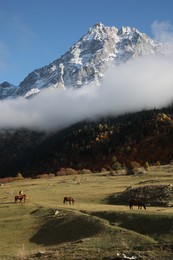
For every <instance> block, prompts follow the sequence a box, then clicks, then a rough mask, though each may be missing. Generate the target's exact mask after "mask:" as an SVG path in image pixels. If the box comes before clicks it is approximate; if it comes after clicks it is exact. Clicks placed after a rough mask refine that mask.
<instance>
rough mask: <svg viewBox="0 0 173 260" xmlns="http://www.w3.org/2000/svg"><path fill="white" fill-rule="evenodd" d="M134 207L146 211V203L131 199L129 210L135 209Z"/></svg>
mask: <svg viewBox="0 0 173 260" xmlns="http://www.w3.org/2000/svg"><path fill="white" fill-rule="evenodd" d="M133 206H138V209H142V207H143V208H144V209H146V206H145V203H144V202H143V201H142V200H141V199H130V200H129V208H130V209H133Z"/></svg>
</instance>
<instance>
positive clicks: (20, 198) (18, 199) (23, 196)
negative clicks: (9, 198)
mask: <svg viewBox="0 0 173 260" xmlns="http://www.w3.org/2000/svg"><path fill="white" fill-rule="evenodd" d="M23 199H24V202H28V196H27V195H25V194H24V195H16V196H15V197H14V201H15V202H18V201H20V202H22V200H23Z"/></svg>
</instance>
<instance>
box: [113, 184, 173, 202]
mask: <svg viewBox="0 0 173 260" xmlns="http://www.w3.org/2000/svg"><path fill="white" fill-rule="evenodd" d="M130 198H141V199H142V200H144V202H145V203H146V204H147V205H148V206H167V207H172V206H173V185H146V186H142V187H135V188H133V187H130V188H127V189H126V190H125V191H123V192H122V193H119V194H114V196H113V200H114V201H115V202H123V203H126V204H127V203H128V201H129V199H130Z"/></svg>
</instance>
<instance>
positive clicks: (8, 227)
mask: <svg viewBox="0 0 173 260" xmlns="http://www.w3.org/2000/svg"><path fill="white" fill-rule="evenodd" d="M172 172H173V167H172V166H165V167H155V168H151V169H150V171H148V172H147V174H145V175H142V176H110V175H109V173H97V174H90V175H75V176H58V177H48V178H40V179H23V180H20V181H19V180H18V181H14V182H10V183H7V184H4V185H2V186H0V211H1V214H0V228H1V236H2V239H1V242H0V259H1V258H3V257H4V259H5V258H7V257H12V256H15V255H16V256H17V255H18V257H19V255H22V254H23V255H25V256H26V255H28V254H31V253H33V252H36V251H37V252H38V251H40V250H43V249H44V250H45V246H46V250H47V251H48V248H50V247H52V250H53V248H54V247H55V246H58V249H54V251H52V254H53V252H54V253H55V251H56V254H55V255H56V256H57V254H58V252H61V258H60V255H59V256H58V257H59V259H70V258H63V255H64V254H65V253H64V247H63V243H64V242H65V243H70V241H68V239H67V237H68V236H67V233H66V232H65V231H66V230H68V228H69V227H71V228H72V231H71V232H72V234H71V236H72V238H73V237H74V240H78V239H80V238H82V239H84V238H85V234H83V229H84V226H85V225H86V226H87V227H88V228H89V229H91V230H99V231H98V232H95V235H94V233H92V232H91V233H92V235H91V233H90V232H89V234H88V235H87V237H89V238H90V240H85V242H84V243H82V249H81V244H80V246H79V245H78V246H77V245H75V246H74V244H71V245H70V246H71V247H72V248H73V249H74V247H75V250H77V251H76V252H78V250H79V252H81V254H83V252H84V251H88V255H89V252H90V250H89V248H91V247H92V246H93V244H94V245H95V247H94V249H92V250H93V255H95V256H97V257H98V255H99V253H98V252H99V250H100V252H102V251H105V256H106V255H107V256H109V254H110V256H111V255H115V253H116V252H117V251H116V247H115V245H114V246H113V245H112V243H111V242H110V240H111V239H112V238H114V239H115V240H116V239H117V238H118V236H120V234H124V235H122V240H124V242H123V243H124V245H125V246H124V250H129V246H130V244H129V243H130V242H128V241H130V240H131V241H133V243H134V241H135V239H137V237H138V239H139V236H141V234H142V233H141V234H140V232H139V234H137V233H133V231H129V230H125V231H122V230H121V228H120V226H119V227H116V226H114V227H113V226H111V225H109V214H107V215H104V214H102V212H106V213H109V212H110V214H111V216H112V214H114V215H115V216H116V214H118V213H122V214H124V215H123V216H124V218H128V216H131V217H133V215H134V216H138V217H139V218H140V221H142V219H143V218H144V216H145V217H147V216H148V217H150V216H151V215H152V217H153V218H154V216H156V217H157V218H158V217H160V218H161V219H162V217H163V216H167V217H168V218H169V217H170V216H173V208H172V207H170V208H161V207H148V208H147V210H146V211H138V210H137V208H136V209H134V210H133V211H130V210H129V208H128V205H127V206H126V205H110V204H108V197H109V196H110V195H112V194H113V193H116V192H121V191H123V190H124V189H126V188H127V187H128V186H133V187H136V186H140V185H141V183H147V184H150V183H152V184H153V183H155V184H172V183H173V174H172ZM19 190H23V191H24V193H26V194H27V195H28V196H29V202H28V203H23V202H22V203H14V196H15V195H17V194H18V192H19ZM64 196H72V197H74V199H75V205H69V204H67V205H64V204H63V197H64ZM56 210H59V212H60V215H58V216H56V217H55V215H54V213H55V211H56ZM81 212H85V213H87V215H85V214H84V215H83V213H81ZM97 212H98V214H100V216H102V217H103V218H100V217H99V222H97V221H96V220H95V218H94V215H96V213H97ZM76 214H77V215H76ZM78 214H79V215H78ZM81 214H82V215H81ZM70 215H72V216H73V217H72V219H70V217H69V216H70ZM114 215H113V216H114ZM91 216H92V218H91ZM117 216H118V215H117ZM93 218H94V219H93ZM106 218H107V221H108V222H103V223H102V219H106ZM60 219H61V221H62V223H64V221H65V220H66V221H67V220H68V221H69V222H68V223H66V224H63V228H64V229H62V230H63V232H64V234H63V235H62V236H63V237H64V238H63V239H64V240H57V236H56V234H59V236H61V233H58V232H59V230H61V229H60V227H62V226H61V225H62V223H61V225H60V223H59V222H57V221H60ZM104 221H106V220H104ZM74 223H78V224H79V223H82V224H81V225H80V226H79V227H78V228H79V229H80V230H81V233H79V232H78V233H75V228H73V224H74ZM59 225H60V226H59ZM75 225H77V224H75ZM54 227H55V230H54V231H56V232H55V237H53V238H51V232H53V231H51V230H52V228H54ZM67 227H68V228H67ZM98 227H99V228H98ZM129 229H130V228H129ZM69 230H70V228H69ZM108 230H109V232H108ZM123 230H124V229H123ZM69 232H70V231H69ZM131 232H132V233H131ZM153 232H154V231H153ZM167 232H169V230H168V231H167ZM171 232H173V231H172V230H170V232H169V234H168V236H167V237H168V238H169V239H170V236H171V235H170V234H171ZM97 233H99V235H98V234H97ZM108 234H109V235H108ZM44 236H45V243H44ZM66 236H67V237H66ZM128 236H129V237H130V240H129V238H128ZM46 237H47V238H46ZM53 239H54V241H53ZM140 239H141V244H140V246H139V247H141V248H142V245H143V246H144V247H145V246H146V245H149V244H150V242H151V245H152V246H153V243H154V240H153V237H152V235H151V236H141V237H140ZM169 239H168V242H169ZM72 240H73V239H72ZM104 240H105V242H103V241H104ZM46 241H47V242H46ZM48 241H49V242H48ZM62 241H64V242H63V243H62ZM106 241H107V242H106ZM108 241H109V242H108ZM105 243H107V246H106V244H105ZM123 243H122V244H120V245H119V247H120V248H121V250H122V248H123ZM103 244H104V246H103ZM110 247H111V248H110ZM57 250H59V251H57ZM117 250H118V249H117ZM140 250H141V249H140ZM67 251H68V250H67ZM79 252H78V254H79V255H80V253H79ZM96 252H97V253H96ZM110 252H112V253H110ZM154 252H155V251H154ZM102 253H103V252H102ZM155 253H156V252H155ZM162 253H163V254H164V252H162ZM69 255H70V253H69ZM64 257H65V256H64ZM68 257H70V256H68ZM167 257H168V255H167ZM23 259H24V258H23ZM52 259H53V258H52ZM55 259H56V258H55ZM71 259H75V254H74V255H73V256H72V255H71ZM88 259H89V258H88ZM91 259H92V258H91ZM98 259H99V258H98ZM100 259H101V258H100ZM168 259H169V258H168Z"/></svg>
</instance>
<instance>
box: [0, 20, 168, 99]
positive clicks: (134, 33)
mask: <svg viewBox="0 0 173 260" xmlns="http://www.w3.org/2000/svg"><path fill="white" fill-rule="evenodd" d="M162 47H163V45H162V44H161V43H157V42H155V41H153V40H152V39H150V38H149V37H148V36H147V35H146V34H144V33H141V32H139V31H138V30H137V29H136V28H132V27H124V26H123V27H121V28H120V29H117V28H116V27H114V26H113V27H108V26H105V25H103V24H102V23H97V24H95V25H93V26H92V27H91V28H90V29H89V30H88V32H87V34H86V35H84V36H83V37H82V38H81V39H80V40H79V41H78V42H77V43H75V44H74V45H73V46H72V47H71V48H70V49H69V50H68V51H67V52H66V53H65V54H64V55H62V56H61V57H60V58H58V59H56V60H55V61H53V62H52V63H51V64H49V65H47V66H45V67H43V68H40V69H37V70H34V71H33V72H31V73H30V74H29V75H28V76H27V77H26V78H25V79H24V80H23V81H22V82H21V83H20V85H19V86H18V88H16V87H10V88H8V89H6V91H5V92H2V91H1V92H0V98H1V99H2V98H7V97H13V96H16V95H17V96H20V95H22V96H25V97H29V96H30V95H33V94H35V93H39V92H40V91H41V90H42V89H45V88H50V87H51V88H64V89H65V88H79V87H81V86H83V85H89V86H90V85H98V84H99V83H100V81H101V80H102V78H103V76H104V73H105V71H106V69H107V68H108V67H109V66H111V65H112V64H119V63H121V62H125V61H127V60H129V59H132V58H134V57H138V56H145V55H153V54H157V53H160V52H162ZM1 85H2V84H1ZM1 85H0V87H1ZM1 88H2V87H1ZM1 88H0V90H1Z"/></svg>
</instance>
